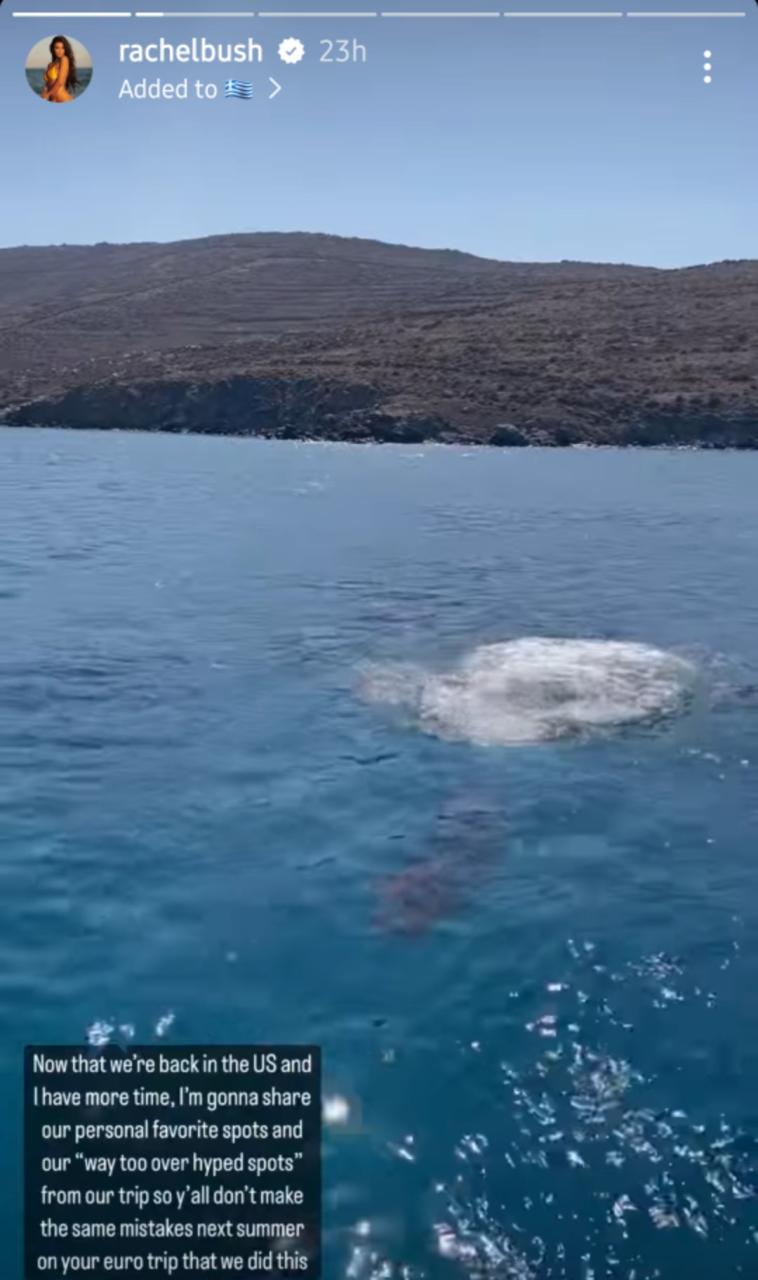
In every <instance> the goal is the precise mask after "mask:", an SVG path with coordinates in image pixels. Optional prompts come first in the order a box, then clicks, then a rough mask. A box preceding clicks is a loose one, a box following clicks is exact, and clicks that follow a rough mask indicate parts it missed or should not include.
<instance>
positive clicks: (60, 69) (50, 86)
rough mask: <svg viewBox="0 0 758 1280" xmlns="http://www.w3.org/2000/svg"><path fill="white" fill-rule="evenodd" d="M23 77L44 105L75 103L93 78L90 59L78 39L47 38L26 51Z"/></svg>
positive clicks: (67, 37) (86, 50) (70, 37)
mask: <svg viewBox="0 0 758 1280" xmlns="http://www.w3.org/2000/svg"><path fill="white" fill-rule="evenodd" d="M26 78H27V80H28V82H29V86H30V88H31V89H32V91H33V92H34V93H36V95H37V97H38V98H42V100H43V102H56V103H57V102H74V101H75V100H76V99H77V98H80V97H81V96H82V94H83V93H84V91H85V89H86V88H87V87H88V85H89V83H90V81H91V79H92V58H91V57H90V54H89V50H88V49H87V48H85V46H84V45H83V44H82V42H81V40H75V39H74V38H73V36H49V37H46V38H45V39H44V40H38V41H37V43H36V44H35V45H34V47H33V48H32V49H31V50H30V51H29V56H28V58H27V59H26Z"/></svg>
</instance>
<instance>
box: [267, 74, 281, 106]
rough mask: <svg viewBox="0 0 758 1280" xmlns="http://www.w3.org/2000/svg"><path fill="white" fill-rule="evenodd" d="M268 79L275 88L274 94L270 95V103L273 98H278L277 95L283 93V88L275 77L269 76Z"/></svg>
mask: <svg viewBox="0 0 758 1280" xmlns="http://www.w3.org/2000/svg"><path fill="white" fill-rule="evenodd" d="M268 79H269V84H272V85H273V86H274V92H273V93H270V94H269V95H268V100H269V102H270V101H271V99H272V98H275V97H276V95H277V93H281V91H282V86H281V85H280V84H279V82H278V80H275V79H274V77H273V76H269V78H268Z"/></svg>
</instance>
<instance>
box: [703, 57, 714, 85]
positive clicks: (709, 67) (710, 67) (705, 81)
mask: <svg viewBox="0 0 758 1280" xmlns="http://www.w3.org/2000/svg"><path fill="white" fill-rule="evenodd" d="M703 57H704V58H705V62H704V63H703V71H704V72H705V75H704V76H703V84H710V83H711V81H712V80H713V76H712V75H711V72H712V70H713V63H712V62H711V58H712V57H713V54H712V53H711V51H710V49H704V50H703Z"/></svg>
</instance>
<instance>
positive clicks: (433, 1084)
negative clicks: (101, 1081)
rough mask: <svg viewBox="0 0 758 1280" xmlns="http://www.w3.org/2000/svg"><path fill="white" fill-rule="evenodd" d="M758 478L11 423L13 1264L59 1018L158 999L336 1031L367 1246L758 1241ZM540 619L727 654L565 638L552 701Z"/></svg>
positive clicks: (375, 1264)
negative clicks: (34, 1065) (497, 665)
mask: <svg viewBox="0 0 758 1280" xmlns="http://www.w3.org/2000/svg"><path fill="white" fill-rule="evenodd" d="M757 491H758V457H756V456H754V455H728V454H696V453H684V452H681V453H636V452H615V451H592V452H585V451H569V452H562V451H555V452H552V451H544V452H543V451H502V452H498V451H490V450H485V451H481V452H466V451H464V450H458V449H431V448H430V449H413V448H411V449H404V448H402V449H401V448H389V447H388V448H368V447H366V448H349V447H344V448H343V447H339V446H330V447H320V446H315V445H309V444H300V445H298V444H275V443H265V442H256V441H250V440H222V439H215V440H214V439H203V438H197V437H194V438H193V437H165V436H152V437H151V436H136V435H135V436H129V435H121V434H109V433H103V434H99V435H98V434H91V433H63V432H55V431H39V432H34V431H7V430H6V431H4V432H2V433H0V619H1V620H2V648H1V649H0V765H1V768H0V903H1V904H2V905H1V907H0V910H2V927H1V928H0V1124H1V1125H2V1129H3V1132H4V1133H6V1134H7V1135H8V1139H9V1140H8V1141H6V1142H4V1143H3V1144H2V1145H1V1146H0V1184H1V1186H2V1192H3V1194H2V1200H1V1201H0V1202H1V1203H2V1206H3V1207H2V1222H1V1225H2V1231H0V1271H1V1272H2V1274H4V1275H8V1276H9V1277H10V1276H13V1275H16V1274H20V1271H19V1265H18V1260H17V1257H18V1255H17V1250H18V1245H19V1240H18V1211H19V1207H20V1206H19V1182H20V1179H19V1169H20V1133H19V1102H20V1061H21V1047H22V1045H23V1044H24V1043H26V1042H36V1043H41V1042H45V1041H47V1042H52V1043H56V1042H57V1043H61V1042H71V1043H82V1044H83V1043H86V1042H87V1040H88V1039H89V1040H90V1041H92V1042H96V1041H98V1040H101V1041H102V1040H103V1039H110V1040H112V1041H113V1042H124V1043H126V1042H128V1041H129V1040H130V1039H131V1038H134V1039H135V1040H136V1042H150V1043H152V1042H156V1043H160V1042H161V1041H163V1042H166V1043H172V1044H181V1043H197V1042H209V1043H212V1042H221V1043H233V1042H240V1043H251V1042H252V1043H255V1042H266V1041H274V1042H286V1041H288V1040H290V1041H299V1040H303V1041H318V1042H320V1043H322V1044H323V1046H324V1056H325V1077H326V1090H327V1093H328V1094H329V1095H330V1096H331V1095H333V1096H335V1097H339V1098H341V1099H344V1100H345V1104H346V1106H347V1107H348V1110H349V1115H348V1120H347V1123H332V1124H330V1126H329V1127H328V1130H327V1139H326V1144H325V1157H324V1173H325V1239H326V1267H325V1272H324V1274H325V1277H326V1278H327V1280H338V1278H340V1277H345V1278H347V1277H352V1278H353V1280H368V1278H369V1277H372V1278H373V1280H380V1278H384V1280H400V1278H401V1277H404V1278H405V1280H421V1277H428V1278H430V1280H437V1278H439V1280H442V1278H444V1277H449V1278H450V1280H454V1278H455V1277H463V1276H466V1277H477V1278H479V1280H482V1278H484V1277H487V1278H488V1280H504V1278H505V1277H508V1278H511V1277H517V1278H519V1280H527V1278H531V1277H534V1278H535V1280H537V1278H539V1280H542V1278H543V1277H544V1278H548V1277H549V1278H551V1280H552V1278H554V1277H566V1278H567V1280H580V1278H581V1280H591V1278H592V1277H594V1280H601V1277H602V1278H603V1280H605V1278H606V1277H626V1278H627V1280H629V1278H630V1277H632V1276H633V1277H635V1280H648V1278H652V1277H662V1278H664V1280H669V1278H671V1280H673V1278H674V1277H680V1276H687V1277H688V1278H690V1280H699V1278H701V1277H702V1278H703V1280H704V1278H705V1277H712V1276H714V1275H719V1276H722V1275H723V1276H727V1275H746V1276H752V1275H755V1273H756V1268H757V1267H758V1261H757V1260H758V1243H757V1241H758V1204H757V1203H756V1200H755V1188H756V1187H758V1108H757V1107H756V1103H755V1080H756V1078H758V1009H757V1007H756V1002H755V991H756V989H757V987H758V942H757V939H758V932H757V931H756V924H757V923H758V866H757V865H756V840H755V834H756V818H757V817H758V787H757V786H756V764H758V693H757V692H756V690H757V688H758V654H757V653H756V634H758V582H757V579H756V564H757V563H758V518H757V516H756V503H755V495H756V492H757ZM529 636H537V637H566V638H569V639H572V638H583V637H588V638H594V639H600V640H606V641H616V642H638V643H640V644H643V645H645V646H651V647H652V648H651V649H650V651H649V663H650V669H651V671H653V673H656V672H658V674H659V675H660V678H661V681H662V682H663V685H665V690H664V692H666V691H667V694H668V693H671V689H672V686H671V682H672V681H673V682H674V684H676V681H677V679H678V676H676V671H678V670H679V668H678V666H676V665H675V669H674V674H673V675H672V672H671V670H670V669H669V666H668V664H669V663H670V662H671V661H672V660H673V661H674V662H675V664H676V663H678V662H679V661H681V663H682V667H681V670H682V671H684V670H686V671H687V672H689V673H691V676H690V675H688V676H687V678H686V679H684V678H683V679H682V682H681V688H678V687H677V688H676V689H674V694H675V695H676V696H674V697H673V700H672V699H668V701H667V698H666V697H664V696H663V694H661V709H660V710H661V713H660V715H657V714H655V712H654V711H653V713H652V714H648V715H646V716H645V717H644V720H643V721H642V722H641V723H639V724H637V725H629V724H627V725H626V727H625V728H623V729H620V730H619V731H614V726H613V723H610V724H609V723H602V724H601V723H600V721H603V719H604V713H605V710H607V708H608V706H610V712H611V713H612V712H613V710H614V707H615V706H616V703H618V706H619V707H622V706H625V705H626V702H625V700H626V698H627V696H628V693H629V690H628V688H627V686H626V684H624V682H623V681H622V682H621V685H619V684H618V681H617V680H616V678H615V675H614V671H615V667H614V664H615V663H616V660H617V658H616V655H617V653H618V651H617V650H615V649H613V648H611V649H609V650H608V649H602V650H599V651H598V653H599V655H600V657H601V658H602V662H601V666H603V664H605V665H604V666H603V671H604V674H603V678H602V679H600V678H599V677H598V674H597V669H596V659H595V658H594V657H592V656H591V655H590V656H589V657H587V656H586V655H585V656H584V657H582V658H581V660H580V661H579V663H578V668H577V670H576V671H575V672H574V674H573V675H572V676H571V679H572V680H575V681H579V682H586V684H587V688H588V690H589V692H588V694H587V697H586V698H584V699H582V698H580V699H579V701H578V703H575V702H572V703H571V705H572V706H574V707H575V709H576V706H578V711H577V712H576V714H575V715H574V716H573V721H572V723H571V724H570V725H568V722H567V720H566V717H565V715H564V713H565V709H566V699H567V697H568V694H567V693H566V687H565V686H566V679H567V677H566V675H565V672H563V673H561V672H558V673H556V671H555V670H552V669H548V670H547V673H546V672H545V670H544V669H543V668H544V666H545V664H547V667H548V668H550V663H551V662H553V661H554V658H555V651H554V650H550V648H549V647H548V649H547V650H545V649H544V648H542V649H540V648H538V649H537V650H536V652H535V651H532V650H530V651H529V652H528V655H527V669H526V670H525V669H524V666H523V660H522V662H521V665H520V666H519V669H518V671H517V672H516V675H515V676H514V679H513V682H512V685H511V686H510V691H509V699H510V698H511V695H512V693H513V690H514V689H515V694H514V695H513V696H515V697H516V704H515V705H516V706H517V710H518V708H519V707H520V708H521V710H522V711H523V716H524V717H525V719H524V721H523V723H527V721H529V717H530V716H532V720H531V721H529V723H530V724H532V728H531V729H529V731H528V732H525V733H524V734H522V740H520V741H513V740H512V739H514V737H515V738H518V733H519V726H520V725H522V719H521V711H519V713H518V715H516V713H515V712H514V710H513V704H511V702H509V704H508V706H503V705H501V704H500V703H499V702H498V699H497V697H490V694H489V693H486V694H485V695H484V696H482V697H480V696H479V694H480V693H481V690H478V692H477V690H474V691H473V693H472V688H471V681H472V680H473V679H475V678H476V679H478V678H479V677H478V676H476V674H475V673H474V675H472V674H471V670H469V673H468V675H465V671H466V668H465V662H466V660H467V659H468V660H469V663H471V661H472V655H475V659H476V655H477V654H478V651H479V650H480V648H481V646H487V645H490V644H496V643H500V642H503V641H509V640H516V639H519V638H521V637H529ZM659 651H660V652H659ZM561 652H563V650H561ZM571 652H572V653H573V652H574V651H573V650H571ZM635 652H638V651H635ZM551 653H552V654H553V656H552V657H551ZM646 653H648V651H647V650H645V651H642V659H641V660H642V661H643V662H644V661H647V659H646V658H645V654H646ZM529 655H531V656H529ZM669 655H674V657H673V659H671V658H670V657H669ZM638 656H639V654H638ZM498 661H499V659H498ZM597 661H598V662H599V661H600V658H598V660H597ZM461 662H463V663H464V666H463V668H461V666H460V664H461ZM530 663H531V667H530V666H529V664H530ZM608 664H610V668H611V669H610V670H608ZM474 667H476V661H474ZM408 671H411V672H412V673H413V675H412V679H410V680H409V681H406V678H405V675H403V673H404V672H405V673H406V674H407V672H408ZM461 671H463V672H464V675H460V672H461ZM456 672H458V673H459V674H458V675H456ZM377 673H378V675H377ZM440 673H443V679H442V680H441V681H440ZM444 673H448V674H447V675H445V674H444ZM449 673H452V675H450V674H449ZM639 678H641V677H640V675H639V670H638V668H635V671H634V672H633V673H632V675H631V676H628V679H634V680H637V679H639ZM624 679H625V680H626V679H627V677H624ZM598 680H600V682H599V683H598ZM404 681H405V683H404ZM667 682H668V683H667ZM655 687H656V688H657V685H656V686H655ZM419 689H421V690H422V694H419ZM569 692H570V691H569ZM574 692H576V691H575V690H574ZM432 695H434V697H432ZM656 696H657V695H656ZM605 698H608V699H610V703H608V704H607V703H606V702H604V701H603V699H605ZM430 699H431V701H430ZM435 699H436V701H435ZM440 699H442V701H440ZM534 699H537V700H538V701H539V702H540V706H539V707H538V708H537V710H538V711H539V715H537V717H536V724H537V729H534V724H533V721H534V715H533V713H534V710H535V708H534V705H533V702H534ZM530 700H531V701H530ZM443 703H444V705H443ZM441 707H442V710H441V709H440V708H441ZM430 708H431V709H430ZM509 708H510V709H509ZM601 713H602V714H601ZM577 716H579V718H581V717H582V716H584V717H585V718H586V720H587V724H586V725H585V727H584V730H583V728H582V724H581V723H577ZM483 717H484V720H485V721H486V725H485V726H484V728H483V727H482V726H483ZM503 717H506V718H507V717H510V718H509V719H507V723H508V725H509V726H510V727H509V729H508V732H507V733H505V734H504V735H501V736H504V737H505V738H506V739H507V740H508V741H506V742H505V744H500V745H497V744H495V745H493V743H492V736H493V735H492V730H493V725H494V727H495V730H496V732H495V737H497V731H498V726H499V725H500V724H501V722H502V721H503ZM620 718H622V719H623V718H624V716H620ZM627 718H628V717H627ZM605 719H608V717H607V716H606V717H605ZM610 719H611V721H612V720H613V715H612V714H611V715H610ZM545 726H546V728H545ZM485 729H486V732H485ZM543 729H545V732H543ZM488 735H489V736H488ZM338 1110H339V1109H338V1108H336V1107H335V1108H334V1109H333V1112H334V1114H336V1113H337V1111H338ZM343 1110H344V1107H343Z"/></svg>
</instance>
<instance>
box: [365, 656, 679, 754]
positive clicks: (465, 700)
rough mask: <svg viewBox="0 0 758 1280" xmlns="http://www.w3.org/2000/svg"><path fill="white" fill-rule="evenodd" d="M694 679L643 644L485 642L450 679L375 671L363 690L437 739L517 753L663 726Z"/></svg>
mask: <svg viewBox="0 0 758 1280" xmlns="http://www.w3.org/2000/svg"><path fill="white" fill-rule="evenodd" d="M695 674H696V672H695V667H694V666H693V664H692V663H691V662H688V661H687V660H686V659H685V658H682V657H679V656H677V655H676V654H673V653H667V652H665V651H663V650H661V649H656V648H653V647H651V646H649V645H645V644H633V643H627V642H622V641H614V640H567V639H547V638H539V637H528V638H525V639H521V640H509V641H506V642H504V643H502V644H492V645H483V646H481V647H479V648H477V649H474V650H473V651H472V652H471V653H470V654H468V656H467V657H465V658H464V659H463V660H462V661H461V663H460V664H459V666H458V667H457V668H455V669H454V670H452V671H448V672H441V673H434V672H429V671H425V670H423V669H420V668H415V667H409V666H383V667H381V666H380V667H372V668H370V669H369V670H368V671H366V672H365V674H364V680H363V686H362V688H363V693H364V695H365V696H366V697H367V698H368V699H369V700H370V701H372V702H377V703H385V704H387V705H392V706H397V707H401V708H404V709H405V710H407V711H409V712H410V713H411V715H412V717H413V720H414V722H415V723H416V725H417V726H418V727H419V728H420V729H422V730H423V731H424V732H425V733H428V734H431V735H433V736H435V737H438V738H444V739H448V740H450V741H458V742H471V743H475V744H478V745H481V746H515V745H519V744H528V743H538V742H551V741H554V740H557V739H561V738H568V737H577V736H588V735H592V734H599V733H605V732H609V731H612V730H614V729H621V728H624V727H627V726H633V725H638V726H643V725H646V724H654V723H657V722H658V721H660V720H663V719H665V718H667V717H669V716H673V715H676V714H677V713H678V712H681V711H682V710H684V708H685V707H686V705H687V702H688V700H689V697H690V695H691V693H692V690H693V687H694V682H695Z"/></svg>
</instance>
